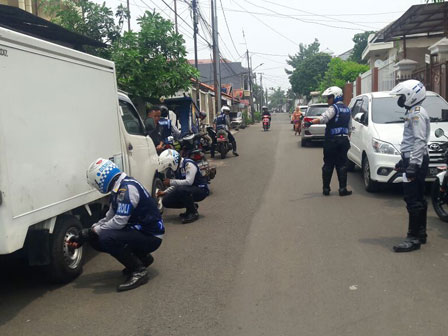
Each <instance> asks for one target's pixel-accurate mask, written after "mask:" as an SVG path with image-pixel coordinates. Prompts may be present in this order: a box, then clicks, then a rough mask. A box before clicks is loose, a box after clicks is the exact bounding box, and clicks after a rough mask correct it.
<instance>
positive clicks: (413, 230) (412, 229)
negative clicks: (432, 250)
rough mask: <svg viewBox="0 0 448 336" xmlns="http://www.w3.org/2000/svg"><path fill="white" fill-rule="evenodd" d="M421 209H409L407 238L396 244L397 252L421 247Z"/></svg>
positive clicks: (395, 249)
mask: <svg viewBox="0 0 448 336" xmlns="http://www.w3.org/2000/svg"><path fill="white" fill-rule="evenodd" d="M420 212H421V210H420V209H419V210H414V209H413V210H411V211H409V210H408V213H409V227H408V234H407V237H406V239H405V240H404V241H403V242H401V243H400V244H398V245H395V246H394V251H395V252H411V251H415V250H418V249H420V244H421V243H420V239H419V238H418V230H419V226H420Z"/></svg>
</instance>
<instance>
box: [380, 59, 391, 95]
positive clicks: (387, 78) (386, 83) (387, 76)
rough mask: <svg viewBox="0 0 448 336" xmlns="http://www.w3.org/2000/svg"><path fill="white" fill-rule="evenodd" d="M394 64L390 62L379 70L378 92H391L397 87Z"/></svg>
mask: <svg viewBox="0 0 448 336" xmlns="http://www.w3.org/2000/svg"><path fill="white" fill-rule="evenodd" d="M394 64H395V63H394V62H393V61H392V60H388V61H387V63H386V64H384V65H383V66H381V67H379V68H378V90H379V91H389V90H392V88H393V87H394V86H395V68H394Z"/></svg>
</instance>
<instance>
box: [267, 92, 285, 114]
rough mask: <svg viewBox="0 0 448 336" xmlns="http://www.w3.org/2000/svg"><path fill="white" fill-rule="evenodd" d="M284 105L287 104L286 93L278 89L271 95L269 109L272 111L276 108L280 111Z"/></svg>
mask: <svg viewBox="0 0 448 336" xmlns="http://www.w3.org/2000/svg"><path fill="white" fill-rule="evenodd" d="M284 104H286V93H285V91H284V90H282V89H281V88H280V87H278V88H277V89H274V92H272V93H271V94H270V95H269V98H268V107H269V109H270V110H271V109H276V108H278V109H280V108H281V107H282V106H283V105H284Z"/></svg>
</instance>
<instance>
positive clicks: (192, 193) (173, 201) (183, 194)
mask: <svg viewBox="0 0 448 336" xmlns="http://www.w3.org/2000/svg"><path fill="white" fill-rule="evenodd" d="M168 169H171V170H172V171H173V172H174V173H175V177H176V178H175V179H168V178H167V179H165V180H164V181H163V182H164V184H165V185H166V186H167V187H168V188H167V189H166V190H165V191H161V192H159V194H158V195H157V196H158V197H161V196H163V200H162V202H163V206H164V207H165V208H174V209H182V208H185V209H186V212H185V213H183V214H181V215H180V217H182V223H184V224H186V223H191V222H194V221H196V220H197V219H198V218H199V213H198V205H197V204H196V203H195V202H200V201H202V200H204V199H205V198H206V197H207V196H208V195H209V193H210V192H209V189H208V183H207V179H206V178H205V177H204V176H202V174H201V171H200V169H199V167H198V165H197V164H196V162H194V161H193V160H190V159H186V158H181V157H180V155H179V153H178V152H176V151H175V150H172V149H167V150H165V151H163V152H162V154H161V155H160V157H159V170H160V171H167V170H168Z"/></svg>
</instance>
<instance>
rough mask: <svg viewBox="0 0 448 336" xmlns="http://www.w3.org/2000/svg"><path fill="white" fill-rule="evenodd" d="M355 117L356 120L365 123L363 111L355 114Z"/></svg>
mask: <svg viewBox="0 0 448 336" xmlns="http://www.w3.org/2000/svg"><path fill="white" fill-rule="evenodd" d="M353 119H355V121H357V122H359V123H361V124H362V123H363V121H364V120H363V119H364V113H362V112H359V113H356V115H355V117H354V118H353Z"/></svg>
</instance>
